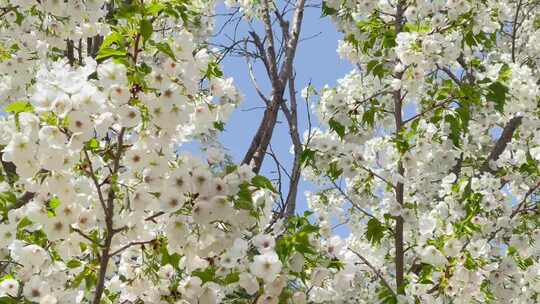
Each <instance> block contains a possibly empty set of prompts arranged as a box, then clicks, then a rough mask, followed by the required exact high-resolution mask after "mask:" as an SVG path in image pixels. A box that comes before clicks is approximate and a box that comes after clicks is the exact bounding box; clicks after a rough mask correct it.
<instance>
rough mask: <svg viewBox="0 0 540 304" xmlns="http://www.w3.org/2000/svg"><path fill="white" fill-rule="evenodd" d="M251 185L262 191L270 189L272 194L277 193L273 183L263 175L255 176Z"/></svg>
mask: <svg viewBox="0 0 540 304" xmlns="http://www.w3.org/2000/svg"><path fill="white" fill-rule="evenodd" d="M251 183H252V184H253V186H255V187H258V188H261V189H268V190H270V191H272V192H276V189H275V188H274V185H272V182H271V181H270V180H269V179H268V178H266V177H264V176H262V175H257V176H255V177H254V178H253V179H252V180H251Z"/></svg>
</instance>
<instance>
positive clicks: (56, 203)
mask: <svg viewBox="0 0 540 304" xmlns="http://www.w3.org/2000/svg"><path fill="white" fill-rule="evenodd" d="M58 206H60V200H59V199H58V198H57V197H53V198H51V199H50V200H49V208H50V209H51V210H55V209H56V208H57V207H58Z"/></svg>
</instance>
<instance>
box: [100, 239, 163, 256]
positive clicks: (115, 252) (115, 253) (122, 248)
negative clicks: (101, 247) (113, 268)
mask: <svg viewBox="0 0 540 304" xmlns="http://www.w3.org/2000/svg"><path fill="white" fill-rule="evenodd" d="M154 241H155V240H150V241H135V242H129V243H128V244H126V245H124V246H122V247H120V248H119V249H117V250H115V251H113V252H112V253H110V254H109V256H110V257H113V256H115V255H117V254H119V253H121V252H122V251H124V250H126V249H128V248H130V247H133V246H137V245H146V244H150V243H152V242H154Z"/></svg>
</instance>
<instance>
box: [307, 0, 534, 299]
mask: <svg viewBox="0 0 540 304" xmlns="http://www.w3.org/2000/svg"><path fill="white" fill-rule="evenodd" d="M323 13H324V14H326V15H330V16H331V18H332V19H333V20H334V21H335V24H336V25H337V26H338V28H339V29H340V30H341V31H342V32H343V33H344V39H343V41H341V42H340V45H339V48H338V52H339V54H340V55H341V56H343V57H345V58H347V59H348V60H350V61H351V62H352V63H353V64H354V65H355V66H357V69H355V70H353V71H352V72H351V73H350V74H348V75H347V76H345V77H344V78H343V79H341V80H340V81H339V84H338V86H337V87H335V88H330V87H326V88H324V89H322V90H321V91H320V92H318V95H319V103H318V104H317V109H316V111H317V114H318V117H319V118H320V120H321V121H322V122H324V123H325V125H326V127H327V129H326V130H318V131H316V132H312V133H311V134H308V135H306V137H305V144H306V145H307V146H308V147H309V149H308V150H306V152H305V154H304V161H305V163H306V164H307V166H308V168H309V169H308V170H307V171H305V176H306V177H307V178H310V179H312V180H314V181H315V182H317V183H319V184H321V185H322V186H323V189H326V190H324V191H320V192H317V193H311V194H309V197H308V199H309V203H310V206H311V208H313V209H314V210H316V211H317V213H318V214H319V217H320V218H321V222H320V224H321V225H322V227H321V229H322V230H323V231H325V234H327V235H328V236H329V235H330V223H331V222H330V219H331V218H333V217H338V218H339V219H340V220H341V221H342V222H344V223H346V224H347V225H348V227H349V229H350V231H351V234H350V236H349V237H348V238H347V239H346V240H344V242H345V244H343V246H342V247H344V248H348V250H349V251H347V250H346V249H345V250H343V252H348V253H351V252H352V253H353V255H352V256H351V259H350V260H348V261H346V265H350V266H351V269H356V271H357V280H355V281H354V286H355V287H354V288H353V289H351V290H350V291H347V292H345V293H343V292H342V291H340V290H339V286H335V288H336V290H332V289H331V288H324V287H323V288H319V289H318V290H317V289H314V290H312V293H316V294H318V297H319V298H321V299H323V300H326V301H331V299H332V298H334V297H336V296H339V295H343V294H348V295H351V296H353V297H355V298H356V299H357V300H356V301H359V302H358V303H375V301H376V300H374V299H373V297H374V295H375V294H377V295H379V299H380V300H381V301H382V302H384V303H395V302H396V300H398V301H399V303H538V302H539V301H540V295H539V292H540V281H539V278H540V264H539V263H538V262H539V257H540V246H539V244H540V243H539V242H538V239H539V236H540V227H539V222H538V214H539V213H538V212H539V210H538V200H537V196H536V195H537V194H538V189H539V187H540V172H539V171H538V161H539V160H540V153H539V151H540V138H539V137H538V131H537V130H538V128H539V126H540V118H539V116H538V113H539V108H538V102H539V101H540V94H539V83H540V76H539V75H540V74H539V70H538V69H539V65H540V53H539V52H538V51H539V47H540V29H539V28H540V10H539V3H538V1H522V0H516V1H468V0H448V1H423V0H416V1H405V0H398V1H325V2H324V3H323ZM308 93H309V94H311V95H313V94H314V93H316V92H314V89H313V88H308V89H307V90H306V91H305V94H306V95H308ZM355 265H359V266H356V267H354V266H355ZM358 276H360V277H361V278H362V279H358ZM351 303H352V302H351ZM355 303H357V302H355Z"/></svg>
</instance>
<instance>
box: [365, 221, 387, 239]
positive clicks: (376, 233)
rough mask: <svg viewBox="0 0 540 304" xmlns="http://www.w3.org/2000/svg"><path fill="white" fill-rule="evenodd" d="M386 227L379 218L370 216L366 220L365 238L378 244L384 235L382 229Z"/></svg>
mask: <svg viewBox="0 0 540 304" xmlns="http://www.w3.org/2000/svg"><path fill="white" fill-rule="evenodd" d="M385 230H386V228H385V227H384V226H383V225H382V224H381V222H379V220H377V219H375V218H372V219H370V220H369V221H368V224H367V231H366V238H367V239H368V240H369V241H370V242H371V243H372V244H380V243H381V240H382V238H383V237H384V231H385Z"/></svg>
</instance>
